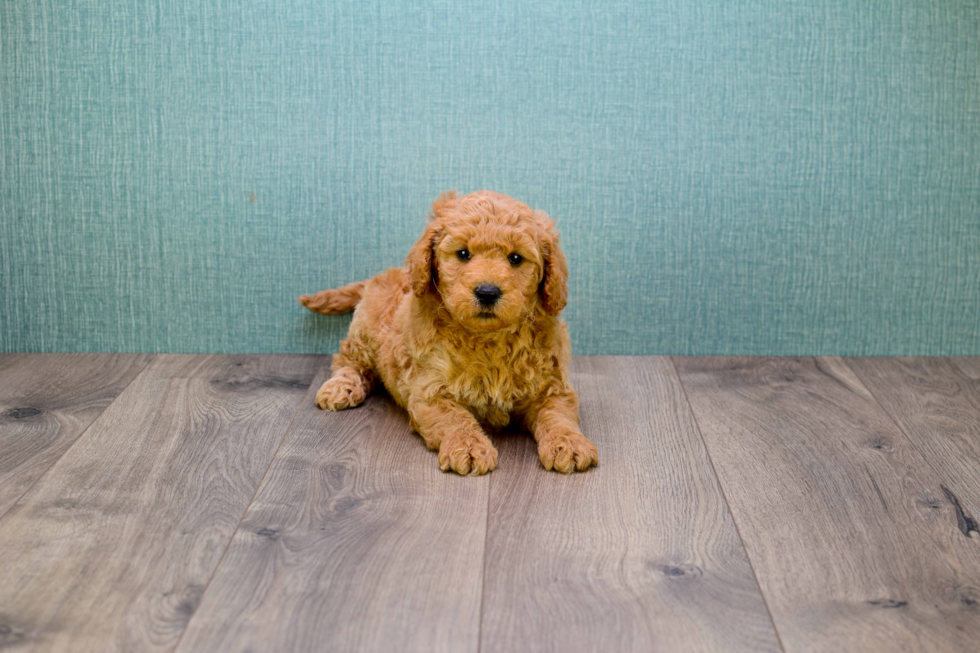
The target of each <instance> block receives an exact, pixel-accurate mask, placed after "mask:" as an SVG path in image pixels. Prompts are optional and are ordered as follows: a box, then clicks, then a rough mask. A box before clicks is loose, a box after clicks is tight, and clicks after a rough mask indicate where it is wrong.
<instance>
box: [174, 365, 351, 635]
mask: <svg viewBox="0 0 980 653" xmlns="http://www.w3.org/2000/svg"><path fill="white" fill-rule="evenodd" d="M332 358H333V355H332V354H328V358H327V360H326V361H324V362H323V363H321V364H320V366H319V367H318V368H317V369H316V371H315V372H314V373H313V378H311V379H310V387H309V388H307V389H306V392H305V393H304V394H303V399H302V400H301V401H300V402H299V404H298V405H297V406H296V410H295V411H294V412H293V417H292V419H290V420H289V426H287V427H286V430H285V431H283V434H282V438H280V439H279V444H277V445H276V450H275V451H274V452H273V454H272V456H271V457H270V458H269V464H268V465H266V468H265V471H264V472H262V478H261V479H259V482H258V484H257V485H256V486H255V491H254V492H252V497H251V498H250V499H249V500H248V503H247V504H245V509H244V510H243V511H242V515H241V517H239V518H238V523H237V524H236V525H235V528H234V530H232V532H231V536H230V537H229V538H228V543H227V544H225V548H224V550H223V551H222V552H221V556H220V557H219V558H218V562H217V563H216V564H215V565H214V569H212V570H211V575H210V576H208V581H207V582H206V583H205V584H204V589H203V590H202V591H201V598H200V600H199V601H198V603H197V608H198V609H195V610H194V614H192V615H191V617H190V619H188V620H187V623H185V624H184V629H183V630H182V631H180V636H179V637H178V638H177V641H176V642H175V643H174V647H173V649H171V650H172V651H179V650H180V643H181V642H182V641H183V639H184V635H185V634H186V633H187V631H188V629H189V628H190V625H191V622H192V621H194V617H196V616H197V615H198V614H199V613H200V609H199V608H200V606H202V605H203V604H204V599H205V598H206V597H207V595H208V588H210V587H211V581H213V580H214V577H215V576H216V575H217V573H218V569H220V568H221V563H222V562H224V559H225V555H227V553H228V550H229V549H230V548H231V544H232V542H234V541H235V535H237V534H238V531H239V529H241V527H242V522H243V521H245V516H246V515H247V514H248V509H249V508H251V507H252V503H253V502H254V501H255V497H257V496H258V494H259V490H260V489H261V488H262V484H263V483H265V478H266V476H268V475H269V470H270V469H272V464H273V463H274V462H275V461H276V458H277V457H278V456H279V450H280V449H282V445H283V443H284V442H285V441H286V438H287V437H288V436H289V432H290V431H291V430H292V428H293V424H294V423H295V422H296V417H297V416H298V415H299V412H300V411H301V410H303V407H304V406H306V405H307V403H308V401H307V400H308V399H310V395H311V394H312V393H313V392H314V390H313V386H314V384H315V383H316V380H317V378H318V375H319V374H320V371H321V370H322V369H323V367H324V365H329V364H330V361H331V360H332Z"/></svg>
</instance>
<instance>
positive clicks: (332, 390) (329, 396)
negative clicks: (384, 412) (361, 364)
mask: <svg viewBox="0 0 980 653" xmlns="http://www.w3.org/2000/svg"><path fill="white" fill-rule="evenodd" d="M366 398H367V392H366V391H365V390H364V386H363V384H361V383H357V382H354V381H352V380H350V379H348V378H346V377H341V376H335V377H333V378H332V379H330V380H329V381H327V382H326V383H324V384H323V385H322V386H320V389H319V390H317V393H316V405H317V406H319V407H320V408H323V409H325V410H343V409H345V408H353V407H354V406H358V405H360V404H361V403H363V402H364V400H365V399H366Z"/></svg>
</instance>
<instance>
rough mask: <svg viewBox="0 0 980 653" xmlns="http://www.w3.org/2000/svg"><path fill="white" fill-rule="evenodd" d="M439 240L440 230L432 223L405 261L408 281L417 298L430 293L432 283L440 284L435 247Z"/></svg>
mask: <svg viewBox="0 0 980 653" xmlns="http://www.w3.org/2000/svg"><path fill="white" fill-rule="evenodd" d="M438 238H439V229H438V228H437V226H436V223H435V222H430V223H429V224H428V225H427V226H426V227H425V231H424V232H423V233H422V237H421V238H419V240H418V242H417V243H415V244H414V245H413V246H412V249H411V250H410V251H409V252H408V257H407V258H406V259H405V267H406V268H408V280H409V281H410V282H411V284H412V292H414V293H415V296H416V297H422V296H424V295H425V293H427V292H428V291H429V287H430V286H431V284H432V282H433V281H435V282H436V283H439V279H438V278H437V277H436V265H435V263H436V262H435V247H436V241H437V240H438Z"/></svg>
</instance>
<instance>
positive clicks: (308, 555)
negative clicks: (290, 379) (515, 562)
mask: <svg viewBox="0 0 980 653" xmlns="http://www.w3.org/2000/svg"><path fill="white" fill-rule="evenodd" d="M328 377H329V370H328V368H327V366H326V365H324V367H323V368H322V369H321V371H320V373H319V374H318V376H317V378H316V379H315V381H314V382H313V384H312V387H314V388H318V387H319V386H320V384H321V383H322V382H323V381H325V380H326V379H327V378H328ZM488 487H489V478H488V477H479V478H462V477H459V476H457V475H455V474H452V473H443V472H441V471H440V470H439V466H438V464H437V462H436V456H435V454H434V453H432V452H430V451H427V450H426V448H425V446H424V445H423V443H422V440H421V439H420V438H419V437H418V436H416V435H413V434H412V433H411V432H410V430H409V425H408V417H407V415H406V414H405V413H404V411H402V410H401V409H399V408H398V407H397V406H396V405H395V404H394V403H393V401H392V400H391V399H390V398H389V397H386V396H384V395H381V396H378V395H376V396H373V397H370V398H368V400H367V401H366V402H365V403H364V404H363V405H362V406H360V407H358V408H354V409H350V410H346V411H343V412H339V413H330V412H325V411H321V410H318V409H317V408H316V407H315V406H314V403H313V398H312V396H310V397H308V398H307V400H306V401H305V403H304V405H303V407H302V408H301V409H300V411H299V413H298V415H297V417H296V420H295V422H294V424H293V426H292V428H291V429H290V431H289V433H288V435H287V436H286V440H285V442H284V443H283V446H282V448H281V449H280V451H279V454H278V455H277V456H276V460H275V462H274V463H273V465H272V467H271V468H270V470H269V474H268V475H267V476H266V479H265V481H264V483H263V484H262V487H261V488H260V490H259V492H258V494H257V495H256V497H255V500H254V501H253V502H252V505H251V507H250V508H249V510H248V513H247V514H246V516H245V519H244V520H243V521H242V524H241V527H240V528H239V529H238V532H237V533H236V534H235V537H234V540H233V541H232V544H231V546H230V548H229V550H228V553H227V555H226V556H225V558H224V560H223V561H222V564H221V566H220V567H219V569H218V571H217V573H216V575H215V578H214V580H213V581H212V583H211V584H210V586H209V588H208V592H207V594H206V596H205V597H204V600H203V601H202V603H201V606H200V609H199V610H197V612H196V613H195V615H194V618H193V619H192V620H191V622H190V624H189V626H188V629H187V632H186V633H185V635H184V637H183V639H182V640H181V643H180V646H179V648H178V650H179V651H186V652H191V651H222V652H228V653H231V652H234V651H243V652H244V651H278V652H284V651H313V650H322V651H385V652H387V651H427V652H428V651H462V652H465V651H472V652H475V651H476V650H477V645H478V633H479V620H480V587H481V578H482V570H483V551H484V548H483V547H484V539H485V528H486V510H487V497H488Z"/></svg>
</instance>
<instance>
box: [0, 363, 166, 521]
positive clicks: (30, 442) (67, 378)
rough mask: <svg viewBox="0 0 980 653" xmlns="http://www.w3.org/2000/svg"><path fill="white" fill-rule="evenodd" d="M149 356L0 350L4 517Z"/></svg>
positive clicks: (0, 474) (0, 470) (1, 505)
mask: <svg viewBox="0 0 980 653" xmlns="http://www.w3.org/2000/svg"><path fill="white" fill-rule="evenodd" d="M151 359H152V356H150V355H146V354H0V519H2V518H3V515H5V514H6V513H7V511H8V510H9V509H10V507H11V506H13V505H14V503H15V502H16V501H17V499H19V498H20V497H21V496H23V494H24V493H25V492H26V491H27V490H28V489H30V487H31V486H32V485H33V484H34V483H35V482H36V481H37V480H38V479H39V478H41V476H42V475H43V474H44V473H45V472H46V471H48V469H50V468H51V466H52V465H54V463H55V462H57V460H58V458H60V457H61V455H62V454H64V453H65V451H67V450H68V448H69V447H71V445H72V444H74V442H75V440H77V439H78V437H79V436H80V435H81V434H82V433H83V432H84V431H85V429H86V428H88V426H89V425H90V424H91V423H92V422H94V421H95V419H96V418H97V417H98V416H99V415H100V414H101V413H102V411H103V410H105V408H106V406H108V405H109V403H110V402H111V401H112V400H113V399H115V398H116V396H118V395H119V393H120V392H122V391H123V389H125V388H126V386H127V385H129V383H130V382H131V381H132V380H133V379H134V378H136V375H137V374H139V372H140V371H141V370H142V369H143V368H144V367H145V366H146V364H147V363H148V362H149V361H150V360H151Z"/></svg>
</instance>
